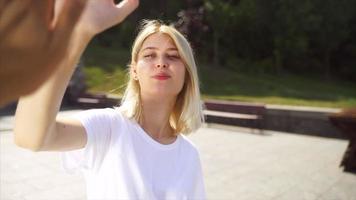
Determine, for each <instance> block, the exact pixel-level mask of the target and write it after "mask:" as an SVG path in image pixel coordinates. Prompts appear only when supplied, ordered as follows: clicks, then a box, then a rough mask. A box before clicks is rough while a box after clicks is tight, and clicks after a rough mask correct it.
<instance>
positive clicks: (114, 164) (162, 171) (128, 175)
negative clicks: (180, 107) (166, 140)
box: [62, 108, 206, 200]
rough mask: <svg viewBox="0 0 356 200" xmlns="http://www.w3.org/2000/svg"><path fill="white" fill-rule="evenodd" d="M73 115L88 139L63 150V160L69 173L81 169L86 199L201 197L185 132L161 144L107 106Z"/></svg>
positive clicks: (199, 178) (194, 151)
mask: <svg viewBox="0 0 356 200" xmlns="http://www.w3.org/2000/svg"><path fill="white" fill-rule="evenodd" d="M75 118H76V119H79V120H80V121H81V123H82V124H83V126H84V127H85V129H86V132H87V135H88V140H87V144H86V146H85V147H84V148H83V149H79V150H74V151H67V152H64V153H63V154H62V164H63V167H64V169H65V170H66V171H67V172H69V173H73V172H75V171H77V170H80V171H82V172H83V174H84V177H85V180H86V186H87V198H88V199H93V200H94V199H95V200H99V199H100V200H105V199H110V200H114V199H115V200H116V199H150V200H151V199H205V198H206V196H205V188H204V181H203V173H202V169H201V164H200V158H199V153H198V150H197V148H196V147H195V146H194V144H192V143H191V142H190V141H189V140H188V138H187V137H185V136H184V135H181V134H180V135H178V137H177V139H176V140H175V141H174V142H173V143H171V144H168V145H164V144H161V143H159V142H157V141H155V140H154V139H152V138H151V137H150V136H149V135H148V134H147V133H146V132H145V131H144V130H143V129H142V128H141V127H140V125H139V124H138V123H137V122H136V121H135V120H130V119H128V118H126V117H124V116H123V115H122V114H121V113H120V112H119V111H118V110H116V109H111V108H106V109H94V110H88V111H83V112H81V113H80V114H79V115H76V116H75Z"/></svg>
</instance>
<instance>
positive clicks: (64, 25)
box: [54, 0, 87, 37]
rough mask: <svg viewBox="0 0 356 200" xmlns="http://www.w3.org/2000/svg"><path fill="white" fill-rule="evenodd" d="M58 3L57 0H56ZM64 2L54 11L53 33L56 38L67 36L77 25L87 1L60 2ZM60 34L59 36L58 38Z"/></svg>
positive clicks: (67, 0)
mask: <svg viewBox="0 0 356 200" xmlns="http://www.w3.org/2000/svg"><path fill="white" fill-rule="evenodd" d="M57 1H58V0H57ZM61 1H64V2H63V5H62V7H61V8H59V9H58V10H57V8H56V10H55V12H57V11H58V12H59V13H58V14H55V15H56V19H55V21H56V22H55V27H54V32H55V33H56V34H57V36H58V37H65V36H69V35H70V34H71V32H72V31H73V29H74V27H75V25H76V24H77V22H78V20H79V18H80V16H81V14H82V12H83V10H84V8H85V5H86V2H87V0H61ZM58 34H60V35H61V36H59V35H58Z"/></svg>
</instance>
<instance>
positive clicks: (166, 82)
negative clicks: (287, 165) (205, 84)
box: [15, 0, 205, 199]
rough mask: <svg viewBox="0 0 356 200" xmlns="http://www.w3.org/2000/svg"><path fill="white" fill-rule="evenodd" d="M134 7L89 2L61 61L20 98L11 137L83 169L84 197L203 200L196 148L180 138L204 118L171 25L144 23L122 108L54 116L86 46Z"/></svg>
mask: <svg viewBox="0 0 356 200" xmlns="http://www.w3.org/2000/svg"><path fill="white" fill-rule="evenodd" d="M109 2H110V3H111V4H107V5H106V3H109ZM136 4H137V2H134V1H124V2H123V3H121V5H120V6H117V7H115V6H114V5H113V3H112V1H104V0H95V1H94V0H93V1H89V5H88V7H87V8H86V10H85V11H84V15H83V16H82V18H81V20H80V22H79V26H78V29H77V30H76V32H75V33H74V34H75V35H74V36H75V38H74V40H73V41H72V46H70V49H71V51H70V52H69V53H68V55H67V57H66V58H65V60H64V61H63V63H62V65H63V66H61V68H60V70H59V71H58V72H57V73H56V74H55V75H54V76H53V77H51V78H50V79H49V81H47V82H46V83H45V84H44V86H42V87H41V88H40V89H39V90H38V91H36V92H35V93H34V94H32V95H30V96H26V97H23V98H21V99H20V102H19V105H18V109H17V112H16V125H15V126H16V127H15V142H16V144H17V145H19V146H21V147H24V148H28V149H31V150H34V151H61V152H63V153H62V157H63V159H62V160H63V167H64V168H65V169H66V170H68V171H69V172H74V171H77V170H80V171H82V172H83V174H84V176H85V180H86V184H87V197H88V199H205V189H204V182H203V174H202V169H201V164H200V158H199V153H198V151H197V149H196V147H195V146H194V145H193V144H192V143H191V142H190V141H189V139H188V138H187V137H186V136H184V135H183V134H189V133H191V132H193V131H195V130H197V129H198V128H199V126H200V125H201V123H202V120H203V115H202V110H201V103H200V94H199V87H198V77H197V70H196V66H195V61H194V58H193V53H192V50H191V47H190V46H189V43H188V42H187V40H186V39H185V38H184V36H182V35H181V34H180V33H179V32H178V31H177V30H176V29H175V28H173V27H170V26H167V25H164V24H162V23H160V22H158V21H145V22H144V23H143V24H142V28H141V31H140V32H139V34H138V36H137V38H136V40H135V42H134V44H133V48H132V58H131V63H130V74H129V77H130V78H129V82H128V85H127V89H126V91H125V94H124V97H123V100H122V105H121V106H120V107H118V108H106V109H93V110H87V111H83V112H81V113H80V114H78V115H76V116H74V117H72V118H56V115H57V112H58V109H59V105H60V102H61V99H62V96H63V93H64V90H65V88H66V85H67V84H68V80H69V79H70V76H71V74H72V72H73V66H74V65H75V63H76V62H77V60H78V58H79V56H80V54H81V52H83V50H84V48H85V46H86V45H87V43H88V42H89V41H90V39H91V38H92V37H93V36H94V35H95V34H96V33H99V32H101V31H102V30H105V29H106V28H108V27H109V26H111V25H113V24H115V23H118V22H120V21H122V19H123V18H124V17H125V16H126V15H128V14H129V13H130V12H131V11H132V10H133V9H134V8H135V7H136ZM106 6H107V7H106ZM110 6H113V7H112V10H111V11H110V9H109V7H110ZM114 7H115V8H114ZM101 9H103V10H101ZM104 11H105V12H104ZM109 11H110V12H112V13H110V12H109ZM114 13H116V15H117V17H114V18H111V17H110V16H112V15H115V14H114ZM113 22H115V23H113ZM84 24H85V25H84ZM105 24H106V25H105ZM98 26H101V27H100V28H99V27H98Z"/></svg>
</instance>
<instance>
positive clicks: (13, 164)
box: [0, 0, 356, 200]
mask: <svg viewBox="0 0 356 200" xmlns="http://www.w3.org/2000/svg"><path fill="white" fill-rule="evenodd" d="M116 2H118V1H116ZM142 19H161V20H163V21H164V22H168V23H170V24H172V25H174V26H176V27H177V28H178V29H179V30H180V31H181V32H182V33H184V34H185V35H186V36H187V37H188V39H189V41H190V42H191V45H192V47H193V49H194V53H195V56H196V61H197V65H198V72H199V75H200V85H201V90H202V94H203V98H204V103H205V106H206V110H204V111H205V116H206V119H207V123H206V124H204V126H203V127H202V128H201V129H199V130H198V131H197V133H194V134H191V135H189V138H190V139H191V140H192V141H193V142H194V143H195V144H196V145H197V147H198V149H199V151H200V153H201V161H202V166H203V171H204V178H205V184H206V190H207V196H208V199H240V200H293V199H296V200H303V199H305V200H356V190H355V185H356V176H355V175H356V109H355V107H356V1H355V0H338V1H336V0H298V1H296V0H180V1H166V0H142V1H140V6H139V8H138V9H137V10H136V11H135V12H134V13H133V14H132V15H130V16H129V17H128V19H126V20H125V21H124V22H123V23H122V24H121V25H120V26H116V27H113V28H111V29H109V30H107V31H105V32H104V33H102V34H100V35H98V36H97V37H95V38H94V40H93V41H92V42H91V43H90V45H89V46H88V48H87V49H86V51H85V52H84V55H83V56H82V58H81V62H80V66H81V67H79V68H77V71H76V73H75V74H74V76H73V78H72V81H71V83H70V84H69V87H68V89H67V93H66V96H65V98H64V102H63V104H64V105H65V106H64V107H62V110H61V112H60V115H73V114H76V113H77V112H80V111H81V110H82V109H88V108H94V107H95V108H98V107H108V106H109V107H111V106H112V105H117V103H118V99H119V98H120V96H121V95H122V93H123V91H124V89H125V83H126V80H127V77H126V74H127V69H128V67H127V65H128V62H129V60H130V52H131V45H132V43H133V40H134V38H135V36H136V34H137V26H138V25H139V23H140V21H141V20H142ZM109 96H110V98H108V97H109ZM111 96H114V97H113V98H111ZM225 100H228V101H225ZM345 108H346V109H347V110H346V111H345V112H341V114H340V111H342V109H345ZM14 111H15V105H10V106H9V107H8V108H4V109H2V110H1V109H0V199H6V200H18V199H36V200H38V199H43V200H44V199H46V200H47V199H51V200H52V199H61V200H62V199H85V196H86V195H85V194H86V191H85V182H84V179H83V177H82V176H81V175H76V176H70V175H67V174H65V173H64V172H63V170H61V167H60V166H61V165H60V156H59V154H58V153H53V152H40V153H33V152H30V151H27V150H24V149H21V148H19V147H16V146H15V145H14V143H13V134H12V130H13V121H14V117H13V114H14ZM29 120H30V119H29ZM342 168H343V169H342ZM49 177H50V178H49Z"/></svg>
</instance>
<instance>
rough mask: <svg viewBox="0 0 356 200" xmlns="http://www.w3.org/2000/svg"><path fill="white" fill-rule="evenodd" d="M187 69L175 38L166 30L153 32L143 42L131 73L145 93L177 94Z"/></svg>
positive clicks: (161, 95) (164, 95) (149, 94)
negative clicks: (166, 32)
mask: <svg viewBox="0 0 356 200" xmlns="http://www.w3.org/2000/svg"><path fill="white" fill-rule="evenodd" d="M185 71H186V69H185V66H184V63H183V61H182V59H181V57H180V55H179V52H178V49H177V47H176V45H175V44H174V42H173V40H172V39H171V38H170V37H169V36H168V35H167V34H164V33H154V34H152V35H150V36H148V37H147V38H146V40H145V41H144V42H143V44H142V47H141V49H140V51H139V53H138V57H137V62H136V66H133V71H132V73H133V76H134V77H136V80H137V81H138V82H139V84H140V88H141V95H142V96H146V97H147V96H148V97H169V96H172V97H175V96H177V95H178V94H179V92H180V91H181V90H182V87H183V85H184V76H185Z"/></svg>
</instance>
